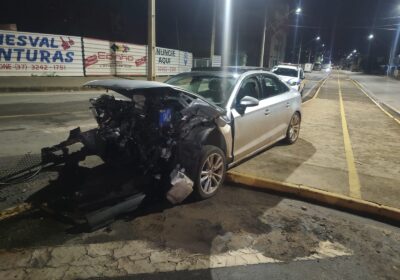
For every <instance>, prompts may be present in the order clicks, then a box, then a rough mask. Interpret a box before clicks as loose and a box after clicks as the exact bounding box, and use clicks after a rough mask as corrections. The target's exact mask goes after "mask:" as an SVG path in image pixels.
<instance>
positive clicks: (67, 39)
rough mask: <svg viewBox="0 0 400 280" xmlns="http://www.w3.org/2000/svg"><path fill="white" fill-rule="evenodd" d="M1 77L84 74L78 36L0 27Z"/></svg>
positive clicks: (80, 43)
mask: <svg viewBox="0 0 400 280" xmlns="http://www.w3.org/2000/svg"><path fill="white" fill-rule="evenodd" d="M0 76H83V67H82V42H81V38H80V37H74V36H66V35H50V34H38V33H25V32H15V31H3V30H0Z"/></svg>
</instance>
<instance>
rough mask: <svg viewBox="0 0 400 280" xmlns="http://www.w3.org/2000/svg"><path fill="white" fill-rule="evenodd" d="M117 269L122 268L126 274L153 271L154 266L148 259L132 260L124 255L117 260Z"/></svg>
mask: <svg viewBox="0 0 400 280" xmlns="http://www.w3.org/2000/svg"><path fill="white" fill-rule="evenodd" d="M118 269H122V270H124V271H126V272H127V273H128V274H139V273H153V272H155V271H156V269H155V267H154V266H153V265H152V264H151V263H150V262H149V260H138V261H135V262H133V261H131V260H130V259H129V258H126V257H124V258H120V259H119V260H118Z"/></svg>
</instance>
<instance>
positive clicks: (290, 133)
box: [285, 112, 301, 144]
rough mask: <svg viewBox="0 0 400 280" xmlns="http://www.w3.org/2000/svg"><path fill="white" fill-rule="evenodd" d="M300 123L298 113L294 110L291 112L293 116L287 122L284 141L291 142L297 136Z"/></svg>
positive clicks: (294, 140)
mask: <svg viewBox="0 0 400 280" xmlns="http://www.w3.org/2000/svg"><path fill="white" fill-rule="evenodd" d="M300 123H301V117H300V113H299V112H296V113H294V114H293V116H292V118H291V120H290V123H289V127H288V129H287V131H286V138H285V142H286V143H287V144H293V143H294V142H296V141H297V139H298V138H299V134H300Z"/></svg>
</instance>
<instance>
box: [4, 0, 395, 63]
mask: <svg viewBox="0 0 400 280" xmlns="http://www.w3.org/2000/svg"><path fill="white" fill-rule="evenodd" d="M217 1H219V2H220V3H219V4H220V5H219V6H220V7H219V10H218V13H217V14H218V20H217V34H216V35H217V37H216V38H217V42H216V54H220V49H221V42H220V38H221V37H222V15H223V11H222V3H223V1H221V0H217ZM232 1H233V3H234V7H233V12H234V14H233V24H232V30H233V36H232V46H233V49H234V50H236V49H237V50H238V51H241V52H245V53H247V55H248V64H250V65H251V64H253V65H255V64H257V62H258V59H259V49H260V42H261V41H260V40H261V32H262V24H263V15H264V8H263V7H265V3H266V1H270V2H271V1H272V2H273V1H279V0H247V1H246V0H232ZM280 1H282V0H280ZM287 2H288V4H289V6H290V9H291V10H292V9H295V8H296V7H297V6H299V5H300V6H301V7H302V9H303V13H302V15H301V16H299V17H298V18H297V16H296V15H294V14H292V15H290V17H289V21H288V28H289V29H288V46H287V59H288V60H290V59H291V58H293V53H296V52H297V51H296V47H298V45H299V42H300V40H301V39H302V41H303V44H304V48H305V49H307V48H317V45H316V43H315V42H313V41H312V39H313V38H315V36H317V35H319V36H321V43H325V44H326V46H327V49H328V51H327V52H326V53H327V54H332V59H333V60H338V59H339V58H341V57H343V56H346V55H348V54H349V53H350V52H351V51H352V50H353V49H357V50H358V51H360V52H361V53H362V54H364V55H367V54H368V53H369V54H370V55H372V56H375V57H378V56H382V57H388V56H389V51H390V48H391V46H392V44H393V42H392V41H393V38H394V34H395V31H394V27H395V26H394V25H393V24H399V23H400V18H399V17H397V18H392V19H390V18H389V17H395V16H398V15H400V10H398V9H397V6H398V5H399V4H400V1H397V0H303V1H295V0H288V1H287ZM212 3H213V1H212V0H201V1H200V0H158V1H156V5H157V16H156V26H157V29H156V30H157V34H156V40H157V45H158V46H161V47H167V48H176V49H182V50H187V51H191V52H193V53H194V56H195V57H207V56H209V51H210V36H211V24H212V6H213V5H212ZM0 5H1V14H0V23H16V24H17V26H18V30H20V31H27V32H41V33H52V34H66V35H78V36H87V37H93V38H99V39H107V40H116V41H123V42H130V43H136V44H146V41H147V1H146V0H135V1H132V0H112V1H111V0H86V1H78V0H68V1H67V0H34V1H33V0H13V1H2V3H1V4H0ZM296 21H297V22H296ZM296 23H297V25H298V26H299V27H298V28H296V27H294V26H295V25H296ZM296 30H297V36H296V35H295V34H296ZM371 32H373V33H374V35H375V39H374V40H373V41H372V43H371V44H370V43H369V41H368V40H367V36H368V34H369V33H371ZM295 38H296V44H295ZM310 41H311V42H310ZM329 50H330V51H331V52H329ZM292 52H293V53H292ZM303 56H304V55H303ZM302 59H303V60H304V57H303V58H302Z"/></svg>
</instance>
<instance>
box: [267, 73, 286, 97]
mask: <svg viewBox="0 0 400 280" xmlns="http://www.w3.org/2000/svg"><path fill="white" fill-rule="evenodd" d="M261 81H262V82H261V83H262V87H263V98H269V97H272V96H275V95H278V94H281V93H284V92H286V91H288V90H289V88H288V87H287V86H286V85H285V84H284V83H282V82H281V81H279V80H278V79H275V78H273V77H269V76H262V77H261Z"/></svg>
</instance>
